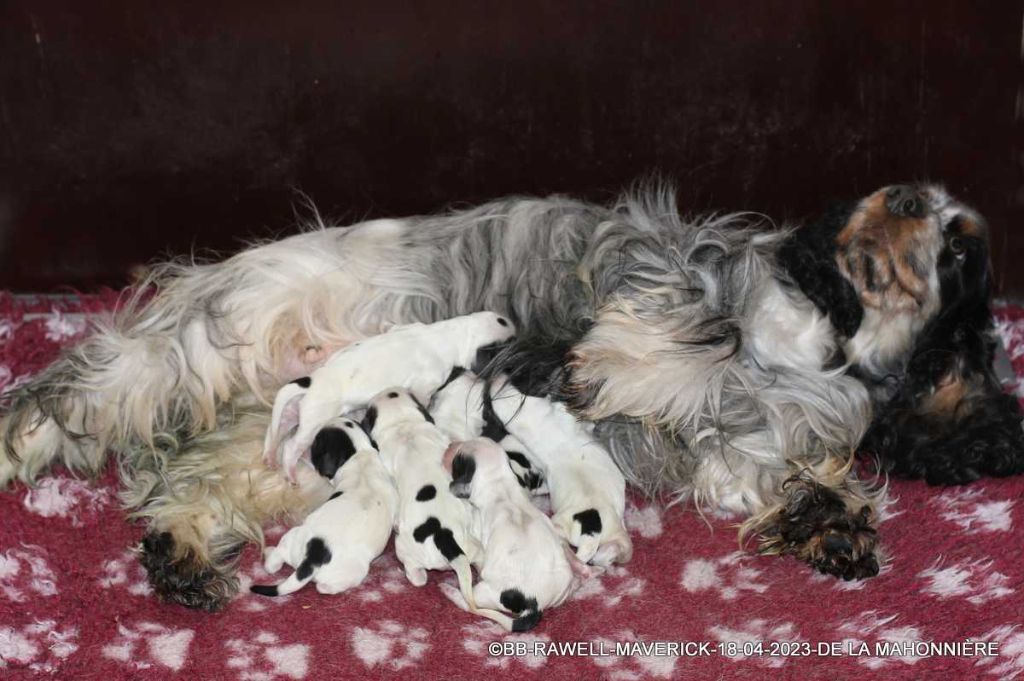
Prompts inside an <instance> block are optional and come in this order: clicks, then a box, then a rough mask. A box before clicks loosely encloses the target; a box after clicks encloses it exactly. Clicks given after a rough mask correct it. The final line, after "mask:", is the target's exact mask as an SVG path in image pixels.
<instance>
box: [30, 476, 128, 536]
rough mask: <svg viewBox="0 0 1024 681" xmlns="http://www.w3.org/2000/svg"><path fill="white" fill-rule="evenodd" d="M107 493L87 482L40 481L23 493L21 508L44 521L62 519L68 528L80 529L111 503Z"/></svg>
mask: <svg viewBox="0 0 1024 681" xmlns="http://www.w3.org/2000/svg"><path fill="white" fill-rule="evenodd" d="M112 496H113V495H112V494H111V492H110V490H109V489H105V488H102V487H96V486H95V485H93V484H91V483H90V482H89V481H87V480H77V479H75V478H57V477H53V478H43V479H42V480H40V481H39V484H38V485H37V486H36V487H34V488H32V489H29V490H28V491H26V492H25V500H24V505H25V508H26V509H27V510H29V511H31V512H32V513H35V514H36V515H40V516H42V517H44V518H64V519H66V520H68V521H69V522H70V523H71V526H72V527H83V526H84V525H85V524H86V522H87V521H92V520H95V519H96V517H97V516H98V514H99V512H100V511H102V510H103V509H105V508H106V507H107V506H108V505H109V504H110V501H111V497H112Z"/></svg>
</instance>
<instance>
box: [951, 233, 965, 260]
mask: <svg viewBox="0 0 1024 681" xmlns="http://www.w3.org/2000/svg"><path fill="white" fill-rule="evenodd" d="M947 245H948V246H949V251H950V253H952V254H953V255H955V256H957V257H960V256H962V255H963V254H964V252H965V251H967V246H966V245H965V244H964V240H963V239H961V238H960V237H958V236H951V237H949V241H948V242H947Z"/></svg>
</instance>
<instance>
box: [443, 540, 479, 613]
mask: <svg viewBox="0 0 1024 681" xmlns="http://www.w3.org/2000/svg"><path fill="white" fill-rule="evenodd" d="M449 562H450V563H451V566H452V569H453V570H455V576H456V577H458V578H459V591H461V592H462V597H463V598H465V599H466V603H468V604H469V609H470V611H471V612H477V607H476V598H474V596H473V572H472V570H471V569H470V565H469V558H468V557H467V556H466V554H465V553H463V554H462V555H460V556H456V557H455V558H453V559H452V560H451V561H449Z"/></svg>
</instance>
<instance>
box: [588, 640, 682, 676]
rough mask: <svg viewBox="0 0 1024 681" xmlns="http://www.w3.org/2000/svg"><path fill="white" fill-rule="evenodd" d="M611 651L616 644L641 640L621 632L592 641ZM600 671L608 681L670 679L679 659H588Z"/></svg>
mask: <svg viewBox="0 0 1024 681" xmlns="http://www.w3.org/2000/svg"><path fill="white" fill-rule="evenodd" d="M594 640H595V642H597V643H598V644H603V645H604V650H606V651H613V650H615V645H616V644H617V643H631V642H633V641H639V640H642V639H641V637H639V636H637V635H636V633H635V632H633V631H630V630H623V631H620V632H618V633H616V634H615V635H614V636H613V637H611V638H604V637H599V638H596V639H594ZM590 659H591V661H592V662H593V663H594V664H595V665H597V667H598V668H599V669H600V670H601V678H604V679H608V681H639V680H640V679H671V678H672V675H673V672H674V671H675V670H676V663H677V662H678V661H679V658H678V657H677V656H676V655H639V656H638V655H630V656H622V655H611V654H609V655H599V656H594V657H592V658H590Z"/></svg>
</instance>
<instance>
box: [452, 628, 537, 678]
mask: <svg viewBox="0 0 1024 681" xmlns="http://www.w3.org/2000/svg"><path fill="white" fill-rule="evenodd" d="M535 631H536V630H534V631H530V632H526V633H524V634H509V633H508V632H506V631H505V630H504V629H503V628H502V627H501V625H499V624H497V623H495V622H475V623H473V624H467V625H465V626H464V627H462V634H463V639H462V648H463V650H465V651H466V652H467V653H469V654H471V655H474V656H476V657H478V658H480V661H481V663H482V664H483V666H484V667H496V668H498V669H503V670H506V669H509V667H511V666H512V665H513V663H515V664H517V665H522V666H523V667H525V668H526V669H529V670H537V669H540V668H541V667H543V666H544V665H545V664H547V661H548V658H547V655H536V654H534V653H533V652H532V650H533V648H532V644H533V643H534V642H536V641H540V642H542V643H545V644H546V643H549V642H550V641H551V638H550V637H548V636H547V635H546V634H537V633H535ZM517 641H518V642H526V644H527V645H526V650H527V652H526V654H523V655H518V654H515V655H497V656H495V655H492V654H491V652H490V650H489V649H488V647H489V646H490V645H491V644H493V643H494V642H497V643H508V642H517Z"/></svg>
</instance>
